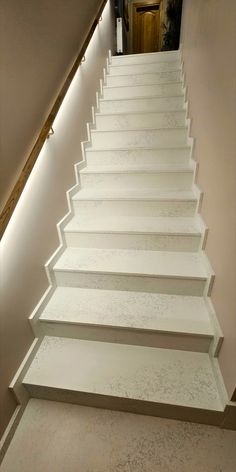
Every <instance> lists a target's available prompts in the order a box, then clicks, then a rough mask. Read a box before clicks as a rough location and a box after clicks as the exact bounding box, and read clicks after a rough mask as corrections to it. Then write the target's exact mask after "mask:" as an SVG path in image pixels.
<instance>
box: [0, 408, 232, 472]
mask: <svg viewBox="0 0 236 472" xmlns="http://www.w3.org/2000/svg"><path fill="white" fill-rule="evenodd" d="M235 442H236V432H232V431H226V430H224V429H221V428H216V427H213V426H206V425H196V424H193V423H185V422H179V421H173V420H167V419H163V418H151V417H150V416H149V417H148V416H145V417H144V416H142V415H133V414H131V413H120V412H118V411H108V410H102V409H98V408H88V407H84V406H79V405H68V404H67V403H57V402H50V401H45V400H36V399H31V400H30V401H29V403H28V405H27V407H26V410H25V412H24V414H23V417H22V419H21V422H20V424H19V426H18V428H17V431H16V433H15V435H14V438H13V440H12V442H11V445H10V447H9V449H8V451H7V454H6V456H5V458H4V460H3V463H2V465H1V472H216V471H218V472H220V471H222V472H232V471H235V470H236V449H235Z"/></svg>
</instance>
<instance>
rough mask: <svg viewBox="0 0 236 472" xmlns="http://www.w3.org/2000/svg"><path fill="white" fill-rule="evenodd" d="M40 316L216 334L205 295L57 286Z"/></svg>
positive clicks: (70, 320) (64, 320) (68, 320)
mask: <svg viewBox="0 0 236 472" xmlns="http://www.w3.org/2000/svg"><path fill="white" fill-rule="evenodd" d="M40 319H41V320H47V321H49V320H52V321H60V322H69V323H89V324H95V325H96V324H100V325H104V326H122V327H133V328H137V329H153V330H167V331H172V332H189V333H195V334H199V333H202V334H206V335H213V328H212V326H211V323H210V320H209V316H208V312H207V308H206V305H205V302H204V299H203V298H202V297H187V296H178V295H163V294H157V293H144V292H143V293H142V292H122V291H121V290H120V291H113V290H109V291H107V290H92V289H84V288H74V287H57V289H56V290H55V292H54V294H53V295H52V298H51V299H50V300H49V302H48V304H47V306H46V307H45V309H44V311H43V313H42V315H41V317H40Z"/></svg>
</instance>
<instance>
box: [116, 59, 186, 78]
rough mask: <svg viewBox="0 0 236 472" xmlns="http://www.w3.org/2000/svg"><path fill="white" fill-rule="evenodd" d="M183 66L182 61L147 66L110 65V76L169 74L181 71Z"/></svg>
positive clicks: (151, 63)
mask: <svg viewBox="0 0 236 472" xmlns="http://www.w3.org/2000/svg"><path fill="white" fill-rule="evenodd" d="M180 68H181V65H180V61H179V60H176V61H169V62H165V61H162V62H149V63H146V64H141V63H139V64H119V65H118V64H117V65H115V64H114V61H113V63H112V64H110V65H109V74H110V75H126V74H128V75H129V74H131V75H134V74H145V73H155V72H167V71H175V70H180Z"/></svg>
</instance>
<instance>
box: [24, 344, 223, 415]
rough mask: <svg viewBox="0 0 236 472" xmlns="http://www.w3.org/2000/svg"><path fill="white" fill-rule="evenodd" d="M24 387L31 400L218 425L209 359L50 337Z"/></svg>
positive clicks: (216, 395) (217, 404)
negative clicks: (40, 399) (66, 403)
mask: <svg viewBox="0 0 236 472" xmlns="http://www.w3.org/2000/svg"><path fill="white" fill-rule="evenodd" d="M23 385H24V386H25V388H26V389H27V390H28V392H29V393H30V395H31V396H33V397H39V398H44V399H50V400H60V401H67V402H73V403H80V404H84V405H90V406H99V407H105V408H111V409H120V410H126V411H135V412H138V413H144V414H152V415H158V416H167V417H172V418H180V419H190V418H191V419H192V420H195V421H201V422H206V423H212V424H214V423H217V422H218V421H219V417H220V415H221V412H222V411H223V405H222V402H221V398H220V396H219V393H218V388H217V385H216V381H215V377H214V372H213V368H212V365H211V361H210V359H209V356H208V354H204V353H197V352H189V351H187V352H186V351H177V350H171V349H159V348H150V347H144V346H134V345H132V346H131V345H124V344H117V343H104V342H95V341H85V340H77V339H69V338H56V337H45V338H44V340H43V342H42V344H41V346H40V348H39V350H38V352H37V354H36V356H35V358H34V360H33V362H32V364H31V366H30V368H29V370H28V372H27V374H26V375H25V377H24V379H23Z"/></svg>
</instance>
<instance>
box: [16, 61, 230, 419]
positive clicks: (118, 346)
mask: <svg viewBox="0 0 236 472" xmlns="http://www.w3.org/2000/svg"><path fill="white" fill-rule="evenodd" d="M187 108H188V107H187V103H186V102H185V88H184V86H183V74H182V69H181V63H180V54H179V52H169V53H158V54H157V53H151V54H141V55H130V56H127V57H125V56H124V57H113V58H110V61H109V64H108V65H107V73H106V74H105V75H104V80H103V84H102V83H101V87H100V94H98V95H97V106H96V108H93V110H92V116H93V122H92V123H91V124H90V125H89V126H88V141H86V142H84V143H83V146H82V148H83V157H84V160H83V162H82V164H81V165H77V166H76V175H77V177H78V179H77V183H78V185H77V187H75V188H74V189H72V190H71V192H70V193H68V198H69V199H70V213H69V214H68V215H67V216H66V217H65V219H63V220H62V221H61V223H60V225H59V228H60V232H61V234H60V241H61V243H62V245H61V246H60V248H59V250H58V251H56V252H55V254H54V255H53V256H52V258H51V259H50V260H49V262H48V263H47V266H46V268H47V275H48V278H49V280H50V283H51V287H50V288H49V289H48V291H47V292H46V294H45V296H44V297H43V298H42V301H41V303H39V305H38V307H37V308H36V309H35V311H34V313H33V314H32V316H31V318H30V322H31V325H32V328H33V330H34V333H35V335H36V336H37V337H39V338H40V340H41V339H42V343H41V344H40V343H39V344H40V345H39V349H38V352H37V353H36V355H35V357H34V358H33V360H32V363H31V365H30V367H29V370H28V371H27V372H26V374H25V373H24V376H23V377H24V378H23V386H24V388H25V389H26V390H27V391H28V393H29V394H30V395H31V396H33V397H37V398H44V399H49V400H59V401H66V402H71V403H81V404H82V405H89V406H94V407H103V408H106V409H118V410H124V411H131V412H137V413H144V414H148V415H157V416H158V415H159V416H166V417H170V418H179V419H182V420H188V421H197V422H203V423H210V424H220V422H221V419H222V412H223V409H224V394H223V390H222V389H221V383H220V382H221V381H220V380H219V378H218V366H217V360H216V358H214V357H213V356H215V355H217V353H218V351H219V349H220V345H221V341H222V335H221V331H220V328H219V326H218V324H217V320H216V317H215V313H214V310H213V308H212V307H211V304H210V302H209V299H208V295H209V293H210V290H211V287H212V283H213V279H214V275H213V272H212V269H211V267H210V265H209V263H208V262H207V259H206V256H205V253H204V251H203V248H204V244H205V240H206V235H207V229H206V228H205V226H204V224H203V222H202V221H201V218H200V217H199V215H198V214H197V209H198V204H199V196H200V191H198V189H197V187H196V186H195V184H194V177H195V170H196V164H195V163H194V161H193V160H192V158H191V152H192V140H191V139H190V137H189V128H190V127H189V120H187Z"/></svg>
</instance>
